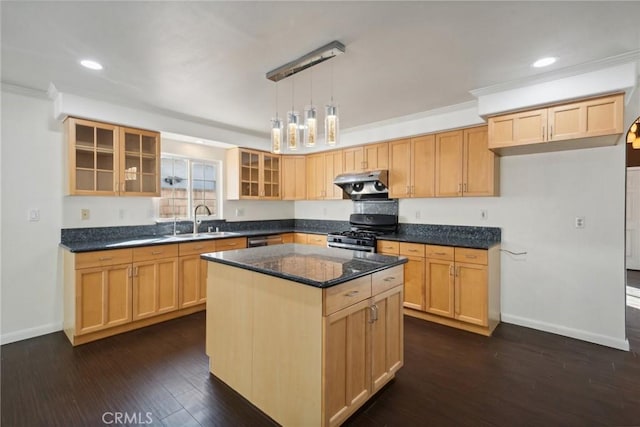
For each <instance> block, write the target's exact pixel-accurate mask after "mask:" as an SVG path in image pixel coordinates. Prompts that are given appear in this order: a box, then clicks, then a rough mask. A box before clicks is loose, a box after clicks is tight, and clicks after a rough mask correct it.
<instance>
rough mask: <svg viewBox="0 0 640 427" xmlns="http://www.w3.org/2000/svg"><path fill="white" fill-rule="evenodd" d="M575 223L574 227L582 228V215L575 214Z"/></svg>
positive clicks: (583, 221) (583, 220)
mask: <svg viewBox="0 0 640 427" xmlns="http://www.w3.org/2000/svg"><path fill="white" fill-rule="evenodd" d="M575 224H576V228H584V226H585V219H584V217H583V216H577V217H576V221H575Z"/></svg>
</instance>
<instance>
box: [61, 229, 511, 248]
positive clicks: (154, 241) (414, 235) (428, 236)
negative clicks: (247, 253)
mask: <svg viewBox="0 0 640 427" xmlns="http://www.w3.org/2000/svg"><path fill="white" fill-rule="evenodd" d="M336 231H339V230H336ZM293 232H299V233H307V234H327V232H326V231H325V230H321V231H320V230H313V229H312V230H310V229H299V228H290V227H289V228H269V229H259V230H241V231H234V232H226V234H224V235H213V234H208V233H200V234H199V235H197V236H193V234H191V233H185V234H183V235H180V236H181V237H175V236H156V235H147V236H144V235H143V236H136V237H129V238H115V239H113V238H111V239H110V238H105V237H102V238H96V239H95V240H90V241H78V242H73V241H72V242H62V243H60V246H61V247H62V248H64V249H66V250H68V251H70V252H91V251H101V250H108V249H123V248H134V247H138V246H149V245H167V244H173V243H186V242H191V241H195V240H206V239H228V238H233V237H252V236H262V235H270V234H282V233H293ZM379 239H380V240H393V241H399V242H409V243H422V244H429V245H442V246H458V247H464V248H473V249H489V248H490V247H492V246H494V245H498V244H500V240H496V239H495V238H494V237H493V236H483V235H480V236H478V235H469V234H468V233H460V232H456V230H453V231H449V232H447V233H431V232H427V233H421V232H411V233H403V232H400V233H396V234H385V235H384V236H380V238H379Z"/></svg>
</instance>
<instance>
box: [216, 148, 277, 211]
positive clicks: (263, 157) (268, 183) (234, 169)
mask: <svg viewBox="0 0 640 427" xmlns="http://www.w3.org/2000/svg"><path fill="white" fill-rule="evenodd" d="M226 168H227V199H230V200H238V199H266V200H269V199H270V200H278V199H280V198H281V194H280V156H279V155H277V154H271V153H267V152H264V151H257V150H248V149H245V148H230V149H229V150H227V153H226Z"/></svg>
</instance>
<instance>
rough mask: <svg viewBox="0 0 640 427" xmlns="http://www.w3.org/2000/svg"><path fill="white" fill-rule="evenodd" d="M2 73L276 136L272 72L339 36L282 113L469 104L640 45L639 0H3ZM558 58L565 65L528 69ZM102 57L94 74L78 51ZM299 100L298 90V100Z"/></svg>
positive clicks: (376, 114)
mask: <svg viewBox="0 0 640 427" xmlns="http://www.w3.org/2000/svg"><path fill="white" fill-rule="evenodd" d="M0 7H1V14H2V29H1V31H2V34H1V35H2V39H1V41H2V81H3V82H4V83H6V84H11V85H18V86H25V87H28V88H34V89H38V90H46V89H47V87H48V86H49V84H50V83H53V84H55V86H56V88H57V89H58V90H59V91H61V92H68V93H73V94H77V95H83V96H86V97H89V98H93V99H99V100H106V101H112V102H117V103H122V104H125V105H134V106H137V107H138V108H149V109H161V110H165V111H168V112H172V113H176V114H180V115H181V116H183V117H184V116H185V115H186V116H191V117H193V118H195V119H197V120H200V121H202V120H206V121H208V122H210V123H212V124H220V125H224V126H226V127H230V128H232V129H237V130H242V131H246V132H249V133H251V134H261V135H262V134H264V135H267V132H268V129H269V120H270V118H272V117H273V116H274V115H275V111H276V83H273V82H272V81H270V80H267V79H266V78H265V74H266V73H267V72H268V71H270V70H272V69H274V68H277V67H279V66H281V65H283V64H285V63H287V62H289V61H292V60H294V59H296V58H298V57H300V56H302V55H304V54H305V53H307V52H310V51H312V50H314V49H316V48H318V47H320V46H322V45H324V44H326V43H328V42H330V41H332V40H339V41H341V42H342V43H344V44H345V45H346V52H345V53H344V54H343V55H341V56H338V57H336V58H334V59H332V60H330V61H326V62H324V63H323V64H320V65H317V66H315V67H312V68H311V69H308V70H306V71H304V72H302V73H300V74H297V75H296V76H295V77H289V78H287V79H285V80H282V81H280V82H279V83H277V92H278V113H279V116H284V114H285V113H286V111H287V110H289V109H291V105H292V104H294V105H295V107H296V109H298V110H301V109H302V108H303V107H304V106H305V104H308V103H309V101H310V98H311V94H313V101H314V103H315V104H316V105H317V106H322V105H324V104H326V103H327V102H328V101H329V99H330V96H331V92H332V90H331V86H332V85H331V81H332V76H333V96H334V98H335V100H336V102H337V103H338V105H339V106H340V120H341V127H342V128H351V127H356V126H360V125H364V124H367V123H371V122H376V121H382V120H387V119H391V118H396V117H400V116H405V115H411V114H416V113H419V112H424V111H428V110H431V109H434V108H439V107H445V106H450V105H455V104H459V103H464V102H467V101H471V100H473V99H474V97H473V96H472V95H471V94H470V92H469V91H471V90H473V89H478V88H483V87H487V86H491V85H495V84H499V83H502V82H509V81H514V80H522V81H526V80H527V79H530V78H535V77H539V76H540V75H541V74H542V73H547V72H552V73H553V72H557V71H558V70H561V69H566V68H571V67H576V66H579V65H581V64H587V63H591V62H593V61H598V60H600V59H603V58H608V57H612V56H616V55H621V54H625V53H629V52H633V51H638V50H639V49H640V25H638V22H637V20H638V16H640V2H620V3H617V2H611V1H604V2H480V1H474V2H418V1H413V2H399V1H392V2H367V1H356V2H202V1H200V2H162V1H161V2H138V1H132V2H57V1H46V2H31V1H20V2H17V1H16V2H8V1H2V2H1V6H0ZM543 56H556V57H558V58H559V59H558V61H557V62H556V64H554V65H552V66H551V67H548V68H546V69H543V70H542V69H535V68H532V67H531V66H530V64H531V63H532V62H533V61H534V60H536V59H538V58H540V57H543ZM84 58H92V59H95V60H98V61H99V62H101V63H102V64H103V65H104V69H103V70H101V71H97V72H96V71H90V70H87V69H84V68H83V67H81V66H80V65H79V60H80V59H84ZM292 97H295V99H294V100H293V101H292Z"/></svg>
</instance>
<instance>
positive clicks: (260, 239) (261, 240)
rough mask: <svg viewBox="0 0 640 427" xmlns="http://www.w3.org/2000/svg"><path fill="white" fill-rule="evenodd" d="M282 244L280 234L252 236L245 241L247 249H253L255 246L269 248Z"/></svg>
mask: <svg viewBox="0 0 640 427" xmlns="http://www.w3.org/2000/svg"><path fill="white" fill-rule="evenodd" d="M280 244H282V236H281V235H280V234H269V235H263V236H253V237H249V238H248V239H247V247H248V248H255V247H256V246H269V245H280Z"/></svg>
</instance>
